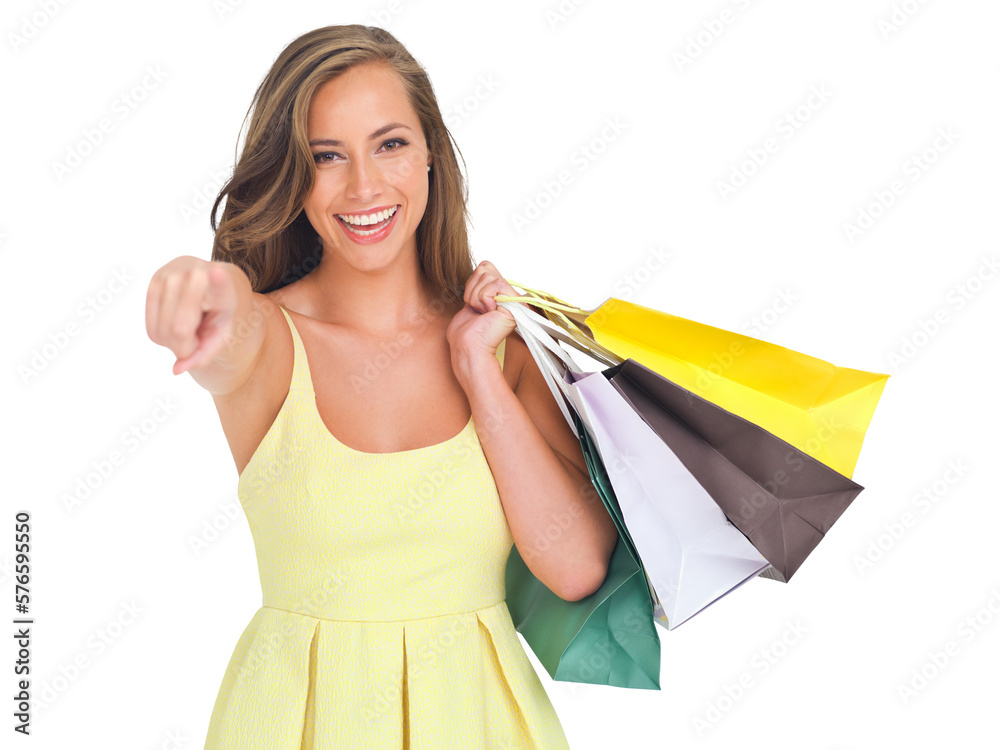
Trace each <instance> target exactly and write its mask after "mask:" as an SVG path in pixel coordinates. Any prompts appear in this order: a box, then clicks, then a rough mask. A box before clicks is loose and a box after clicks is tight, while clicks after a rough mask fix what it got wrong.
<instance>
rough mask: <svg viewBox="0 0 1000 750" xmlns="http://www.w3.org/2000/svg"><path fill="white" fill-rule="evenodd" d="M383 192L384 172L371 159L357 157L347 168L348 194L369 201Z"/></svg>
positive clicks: (362, 201)
mask: <svg viewBox="0 0 1000 750" xmlns="http://www.w3.org/2000/svg"><path fill="white" fill-rule="evenodd" d="M381 192H382V172H381V170H380V169H379V168H378V165H377V164H376V163H375V162H374V161H373V160H371V159H365V158H363V157H362V158H360V159H355V160H353V161H352V162H351V163H350V165H349V166H348V168H347V194H348V197H350V198H356V199H357V200H358V201H360V202H361V203H367V202H368V201H370V200H371V199H372V198H373V197H375V196H376V195H379V194H381Z"/></svg>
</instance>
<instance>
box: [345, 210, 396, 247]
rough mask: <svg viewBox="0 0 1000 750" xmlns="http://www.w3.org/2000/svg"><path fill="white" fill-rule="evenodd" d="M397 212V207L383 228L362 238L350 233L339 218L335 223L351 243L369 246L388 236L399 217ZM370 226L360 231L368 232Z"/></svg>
mask: <svg viewBox="0 0 1000 750" xmlns="http://www.w3.org/2000/svg"><path fill="white" fill-rule="evenodd" d="M387 208H392V206H387ZM399 210H400V207H398V206H397V208H396V212H395V213H394V214H393V215H392V216H390V217H389V220H388V222H386V224H385V226H383V227H382V228H381V229H379V230H378V231H377V232H375V233H374V234H369V235H367V236H362V235H360V234H357V233H355V232H352V231H351V230H350V229H348V228H347V224H346V223H345V222H344V221H342V220H341V219H339V218H338V219H337V223H338V224H340V228H341V229H343V230H344V234H346V235H347V236H348V237H349V238H350V239H351V240H352V241H353V242H356V243H357V244H359V245H371V244H373V243H375V242H381V241H382V240H384V239H385V238H386V237H387V236H388V235H389V232H391V231H392V228H393V227H394V226H395V224H396V217H397V216H399ZM370 226H371V225H370V224H369V225H367V226H366V227H362V229H364V230H365V231H368V227H370Z"/></svg>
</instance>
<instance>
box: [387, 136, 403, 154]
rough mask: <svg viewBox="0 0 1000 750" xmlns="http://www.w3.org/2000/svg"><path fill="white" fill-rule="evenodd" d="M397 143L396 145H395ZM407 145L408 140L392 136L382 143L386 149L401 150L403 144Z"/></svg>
mask: <svg viewBox="0 0 1000 750" xmlns="http://www.w3.org/2000/svg"><path fill="white" fill-rule="evenodd" d="M393 144H395V145H393ZM405 145H406V141H404V140H403V139H402V138H390V139H389V140H387V141H386V142H385V143H383V144H382V148H384V149H385V150H386V151H399V149H401V148H402V147H403V146H405Z"/></svg>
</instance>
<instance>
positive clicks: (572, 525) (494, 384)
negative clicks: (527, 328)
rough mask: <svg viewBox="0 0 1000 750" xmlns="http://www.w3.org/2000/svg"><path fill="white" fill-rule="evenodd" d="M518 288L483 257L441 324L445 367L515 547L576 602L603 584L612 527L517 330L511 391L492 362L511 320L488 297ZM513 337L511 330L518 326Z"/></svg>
mask: <svg viewBox="0 0 1000 750" xmlns="http://www.w3.org/2000/svg"><path fill="white" fill-rule="evenodd" d="M497 294H506V295H517V292H516V291H514V289H513V288H512V287H511V286H510V285H509V284H508V283H507V281H506V280H505V279H504V278H503V277H502V276H500V274H499V273H498V272H497V271H496V268H495V267H494V266H493V265H492V264H491V263H489V262H488V261H483V262H482V263H480V265H479V266H478V267H477V268H476V271H475V272H474V273H473V275H472V276H471V277H470V278H469V281H468V283H467V284H466V287H465V303H466V304H465V307H464V308H463V309H462V310H461V311H459V312H458V313H457V314H456V315H455V318H454V320H453V321H452V323H451V326H449V329H448V339H449V344H450V346H451V358H452V369H453V370H454V372H455V376H456V378H457V379H458V381H459V383H460V384H461V385H462V388H463V389H464V390H465V393H466V396H467V397H468V399H469V405H470V406H471V408H472V418H473V421H474V422H475V424H476V432H477V434H478V435H479V439H480V442H481V443H482V446H483V452H484V453H485V455H486V460H487V461H488V462H489V465H490V470H491V471H492V472H493V477H494V479H495V481H496V484H497V490H498V492H499V494H500V499H501V502H502V503H503V508H504V514H505V515H506V517H507V524H508V525H509V526H510V531H511V536H512V537H513V539H514V544H515V545H517V550H518V552H519V553H520V554H521V557H522V558H523V559H524V561H525V563H526V564H527V565H528V567H529V569H530V570H531V572H532V573H534V575H535V576H536V577H537V578H538V580H540V581H541V582H542V583H544V584H545V585H546V586H547V587H548V588H549V589H551V590H552V591H553V592H555V593H556V594H557V595H558V596H560V597H561V598H563V599H566V600H568V601H576V600H578V599H582V598H583V597H585V596H588V595H589V594H591V593H593V592H594V591H596V590H597V589H598V588H600V586H601V584H602V583H603V582H604V578H605V576H606V574H607V567H608V561H609V559H610V557H611V552H612V550H613V548H614V545H615V541H616V540H617V538H618V532H617V529H616V528H615V526H614V522H613V521H612V520H611V516H610V515H609V514H608V511H607V509H606V508H605V507H604V503H603V502H602V501H601V499H600V497H599V496H598V494H597V491H596V489H595V488H594V486H593V484H592V483H591V480H590V474H589V472H588V471H587V463H586V460H585V459H584V457H583V450H582V448H581V447H580V441H579V439H578V438H577V437H576V436H575V435H574V434H573V432H572V430H571V429H570V427H569V425H568V424H567V423H566V419H565V418H564V417H563V414H562V411H561V410H560V409H559V406H558V404H556V402H555V400H554V398H553V395H552V393H551V391H550V390H549V388H548V385H547V384H546V382H545V380H544V378H543V377H542V374H541V372H540V371H539V370H538V366H537V364H535V361H534V358H533V357H531V355H530V353H528V351H527V348H526V346H525V344H524V342H523V341H521V340H520V338H519V337H518V338H517V339H516V344H515V346H518V347H522V352H523V355H524V356H523V357H522V358H521V359H522V360H523V363H524V364H523V367H522V368H521V372H520V374H519V376H518V379H517V382H516V386H515V387H514V388H513V389H512V388H511V387H510V386H509V385H508V384H507V380H506V378H505V377H504V374H503V372H502V371H501V370H500V367H499V366H498V363H497V360H496V348H497V346H498V345H499V343H500V341H501V340H503V339H504V338H507V353H508V356H506V357H505V361H510V359H511V358H510V357H509V353H510V351H511V349H512V347H511V344H512V343H513V342H514V341H515V338H514V336H510V335H509V334H511V333H513V331H514V328H515V327H516V324H515V323H514V319H513V317H512V316H511V315H510V313H509V312H507V311H506V310H503V309H502V308H499V307H498V306H497V303H496V301H495V300H494V299H493V296H494V295H497ZM515 335H516V334H515Z"/></svg>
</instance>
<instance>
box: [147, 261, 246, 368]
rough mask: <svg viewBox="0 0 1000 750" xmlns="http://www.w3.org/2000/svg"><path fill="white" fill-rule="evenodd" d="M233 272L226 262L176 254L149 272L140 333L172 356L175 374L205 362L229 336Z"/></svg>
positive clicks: (233, 301) (234, 299)
mask: <svg viewBox="0 0 1000 750" xmlns="http://www.w3.org/2000/svg"><path fill="white" fill-rule="evenodd" d="M234 271H235V272H237V273H243V271H242V270H241V269H239V268H238V267H236V266H234V265H233V264H231V263H223V262H218V261H206V260H202V259H201V258H195V257H194V256H191V255H182V256H181V257H179V258H174V259H173V260H172V261H170V262H169V263H167V264H166V265H164V266H162V267H161V268H160V269H158V270H157V271H156V273H154V274H153V278H152V279H151V280H150V282H149V289H148V290H147V291H146V333H147V335H148V336H149V338H150V340H152V341H153V343H156V344H160V345H161V346H165V347H167V348H168V349H169V350H170V351H172V352H173V353H174V356H176V357H177V361H176V362H174V368H173V372H174V374H175V375H180V374H181V373H182V372H185V371H186V370H190V369H193V368H196V367H200V366H202V365H205V364H207V363H209V362H211V361H212V360H213V359H214V358H215V356H216V355H217V354H218V353H219V352H220V351H221V349H222V348H223V347H224V346H225V345H226V342H227V341H229V339H230V338H231V334H232V328H233V319H234V313H235V311H236V304H237V293H236V286H235V279H234V276H233V272H234ZM244 275H245V274H244Z"/></svg>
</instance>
